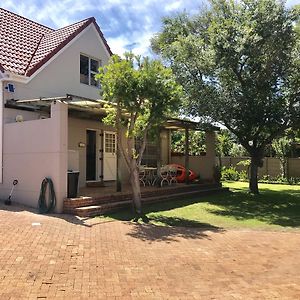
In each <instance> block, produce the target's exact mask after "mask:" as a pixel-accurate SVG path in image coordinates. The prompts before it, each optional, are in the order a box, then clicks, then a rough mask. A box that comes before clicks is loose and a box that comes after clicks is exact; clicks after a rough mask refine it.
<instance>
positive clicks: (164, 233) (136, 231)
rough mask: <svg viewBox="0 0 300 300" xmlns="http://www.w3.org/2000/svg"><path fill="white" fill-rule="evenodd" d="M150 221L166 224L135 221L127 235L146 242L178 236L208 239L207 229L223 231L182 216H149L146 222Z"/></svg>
mask: <svg viewBox="0 0 300 300" xmlns="http://www.w3.org/2000/svg"><path fill="white" fill-rule="evenodd" d="M151 221H154V222H158V223H162V224H164V225H167V226H157V225H153V224H149V223H148V224H147V223H143V224H139V223H135V224H134V225H133V227H132V230H131V232H129V233H128V235H129V236H131V237H134V238H137V239H140V240H142V241H148V242H154V241H155V242H161V241H164V242H174V241H178V238H185V239H199V238H200V239H203V238H206V239H210V237H209V235H208V234H207V231H210V232H224V229H223V228H220V227H216V226H213V225H211V224H208V223H201V222H197V221H191V220H187V219H184V218H175V217H165V216H151V217H149V219H148V222H151ZM131 224H132V223H131Z"/></svg>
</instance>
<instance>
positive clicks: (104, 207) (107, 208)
mask: <svg viewBox="0 0 300 300" xmlns="http://www.w3.org/2000/svg"><path fill="white" fill-rule="evenodd" d="M131 203H132V201H131V200H129V201H119V202H113V203H106V204H101V205H90V206H83V207H77V208H75V210H74V212H75V214H76V215H77V216H79V217H93V216H97V215H100V214H101V213H104V212H111V211H114V210H117V209H120V208H124V207H127V206H129V205H130V204H131Z"/></svg>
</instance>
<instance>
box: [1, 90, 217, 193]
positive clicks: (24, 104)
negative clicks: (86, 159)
mask: <svg viewBox="0 0 300 300" xmlns="http://www.w3.org/2000/svg"><path fill="white" fill-rule="evenodd" d="M53 101H62V102H64V103H66V104H68V109H69V113H70V115H73V116H76V117H79V118H88V119H94V120H99V117H100V119H101V118H102V117H104V116H105V115H106V109H105V105H106V104H108V102H107V101H104V100H101V99H98V100H94V99H89V98H85V97H81V96H76V95H71V94H67V95H65V96H61V97H49V98H45V97H43V98H42V97H40V98H36V99H26V100H8V101H7V102H6V107H7V108H16V109H24V110H30V111H46V112H49V109H50V105H51V103H52V102H53ZM124 114H125V115H126V112H125V111H124ZM161 128H162V129H167V130H171V131H175V130H181V131H184V132H185V168H186V170H189V169H190V168H189V131H190V130H194V131H206V132H212V131H218V130H219V128H218V127H216V126H213V125H211V124H203V123H202V124H201V123H198V122H194V121H191V120H187V119H179V118H169V119H168V120H166V121H165V122H164V123H163V124H162V126H161ZM119 159H120V154H119V153H117V168H118V165H119ZM118 173H119V172H118V170H117V174H118ZM119 178H120V177H119V176H118V175H117V191H121V182H120V180H119ZM185 182H186V184H188V183H189V172H186V178H185Z"/></svg>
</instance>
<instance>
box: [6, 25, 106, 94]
mask: <svg viewBox="0 0 300 300" xmlns="http://www.w3.org/2000/svg"><path fill="white" fill-rule="evenodd" d="M80 53H82V54H86V55H88V56H91V57H94V58H97V59H100V60H101V61H102V65H105V64H107V62H108V60H109V54H108V51H107V49H106V48H105V46H104V44H103V42H102V40H101V39H100V37H99V34H98V32H97V31H96V29H95V26H94V25H93V24H91V25H89V26H88V27H87V28H86V29H85V30H84V31H83V32H81V34H79V36H78V37H77V38H75V40H73V41H71V42H70V44H69V45H67V46H66V49H63V50H61V51H60V52H59V55H57V54H56V56H55V58H54V59H53V58H52V60H50V62H47V63H46V64H45V66H43V67H41V69H40V70H38V71H37V72H36V73H35V74H33V75H32V76H31V78H32V79H31V80H29V82H28V83H27V84H23V83H15V87H16V90H15V92H14V93H7V92H4V99H11V98H14V99H32V98H39V97H58V96H64V95H66V94H73V95H78V96H82V97H86V98H92V99H99V97H100V96H99V89H97V88H96V87H94V86H89V85H86V84H82V83H80V73H79V72H80Z"/></svg>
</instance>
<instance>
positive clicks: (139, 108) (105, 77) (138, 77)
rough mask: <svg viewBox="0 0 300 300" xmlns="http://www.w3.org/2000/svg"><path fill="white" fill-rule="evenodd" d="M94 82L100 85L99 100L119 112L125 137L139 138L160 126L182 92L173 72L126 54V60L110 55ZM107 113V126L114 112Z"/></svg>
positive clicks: (154, 62)
mask: <svg viewBox="0 0 300 300" xmlns="http://www.w3.org/2000/svg"><path fill="white" fill-rule="evenodd" d="M96 78H97V79H99V80H100V82H101V92H102V98H103V99H104V100H107V101H108V102H109V103H110V104H114V105H117V106H118V108H119V109H120V110H121V111H122V115H123V125H125V124H126V125H127V129H128V130H127V136H131V137H133V136H139V135H141V134H142V133H144V132H145V130H150V129H151V128H154V127H155V126H158V125H160V124H161V122H162V121H163V120H165V119H166V118H167V117H168V116H170V115H173V114H174V112H175V111H176V110H177V109H178V108H179V106H180V99H181V94H182V88H181V86H179V85H178V84H177V83H176V81H175V77H174V75H173V73H172V70H171V69H169V68H166V67H164V66H163V65H162V64H161V62H160V61H158V60H150V59H149V58H143V59H141V58H140V57H138V56H134V55H133V54H131V53H127V54H125V59H121V58H120V57H119V56H117V55H113V56H112V57H111V59H110V62H109V64H108V65H106V66H104V67H102V68H100V69H99V74H98V75H96ZM113 107H114V106H113ZM108 112H109V113H108V117H107V118H106V122H107V123H110V124H113V123H114V122H115V121H116V111H115V110H114V109H111V110H110V111H108ZM117 121H118V122H120V121H122V120H117ZM132 122H133V123H132ZM130 124H133V125H132V126H131V127H130Z"/></svg>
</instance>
